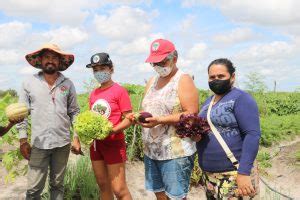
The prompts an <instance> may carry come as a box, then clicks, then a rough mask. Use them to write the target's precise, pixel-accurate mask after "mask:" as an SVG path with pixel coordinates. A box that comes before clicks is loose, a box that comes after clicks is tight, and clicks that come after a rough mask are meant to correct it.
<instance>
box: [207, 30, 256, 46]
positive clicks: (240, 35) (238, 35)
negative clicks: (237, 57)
mask: <svg viewBox="0 0 300 200" xmlns="http://www.w3.org/2000/svg"><path fill="white" fill-rule="evenodd" d="M256 38H258V35H257V34H256V33H254V32H253V31H252V30H251V29H250V28H235V29H233V30H231V31H229V32H224V33H222V34H217V35H214V36H213V41H214V42H215V43H217V44H218V45H219V44H220V45H232V44H240V43H242V42H247V41H250V40H252V39H256Z"/></svg>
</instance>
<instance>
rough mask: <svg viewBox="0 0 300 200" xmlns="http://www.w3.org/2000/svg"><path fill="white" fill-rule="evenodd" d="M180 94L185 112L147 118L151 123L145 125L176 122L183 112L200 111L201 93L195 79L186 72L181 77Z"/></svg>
mask: <svg viewBox="0 0 300 200" xmlns="http://www.w3.org/2000/svg"><path fill="white" fill-rule="evenodd" d="M178 96H179V100H180V104H181V107H182V110H183V112H181V113H177V114H172V115H168V116H159V117H152V118H147V119H146V120H147V121H149V122H150V123H146V124H143V126H144V127H149V128H151V127H154V126H156V125H158V124H175V123H177V122H178V121H179V118H180V116H181V115H182V114H192V113H198V112H199V95H198V91H197V88H196V86H195V84H194V81H193V79H192V78H191V77H190V76H189V75H187V74H184V75H182V77H181V78H180V81H179V85H178Z"/></svg>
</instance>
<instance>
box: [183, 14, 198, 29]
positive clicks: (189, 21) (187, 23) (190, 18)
mask: <svg viewBox="0 0 300 200" xmlns="http://www.w3.org/2000/svg"><path fill="white" fill-rule="evenodd" d="M195 20H196V16H195V15H190V14H189V15H187V16H186V17H185V18H184V19H183V20H182V21H181V22H180V23H179V30H183V31H187V30H190V29H191V28H193V26H194V22H195Z"/></svg>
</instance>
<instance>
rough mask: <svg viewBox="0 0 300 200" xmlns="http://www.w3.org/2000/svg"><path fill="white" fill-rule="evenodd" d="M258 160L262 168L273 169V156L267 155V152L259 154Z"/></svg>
mask: <svg viewBox="0 0 300 200" xmlns="http://www.w3.org/2000/svg"><path fill="white" fill-rule="evenodd" d="M256 159H257V161H258V162H259V166H260V167H261V168H269V167H272V164H271V156H270V154H269V153H267V152H258V154H257V157H256Z"/></svg>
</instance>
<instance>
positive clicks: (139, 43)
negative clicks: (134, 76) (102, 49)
mask: <svg viewBox="0 0 300 200" xmlns="http://www.w3.org/2000/svg"><path fill="white" fill-rule="evenodd" d="M157 38H163V34H161V33H157V34H149V35H148V36H143V37H138V38H136V39H133V40H132V41H130V42H124V41H112V42H110V43H109V45H108V48H107V49H108V51H109V52H113V53H114V54H118V55H121V56H131V55H135V56H137V55H139V54H142V55H144V56H145V55H147V54H148V53H149V49H150V44H151V42H152V41H153V40H155V39H157Z"/></svg>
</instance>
